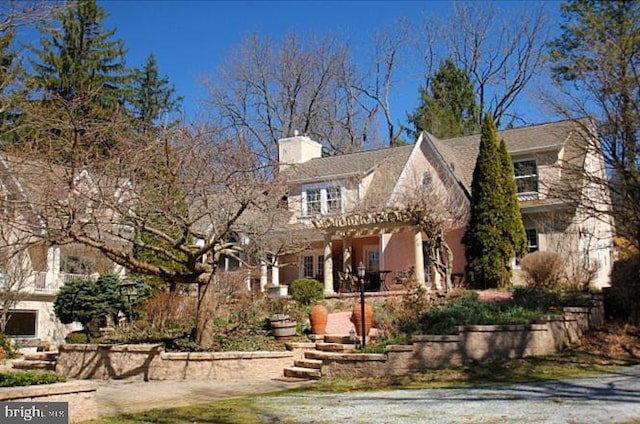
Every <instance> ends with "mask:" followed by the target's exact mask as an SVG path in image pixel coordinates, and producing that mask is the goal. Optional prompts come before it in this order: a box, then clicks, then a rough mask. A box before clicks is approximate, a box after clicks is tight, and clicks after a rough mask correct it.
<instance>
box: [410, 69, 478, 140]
mask: <svg viewBox="0 0 640 424" xmlns="http://www.w3.org/2000/svg"><path fill="white" fill-rule="evenodd" d="M420 99H421V105H420V106H418V108H417V109H416V111H415V112H414V113H413V115H411V116H410V117H409V121H410V122H411V123H412V124H413V126H414V129H415V133H414V135H415V136H417V135H419V134H420V132H421V131H428V132H430V133H431V134H433V135H435V136H436V137H439V138H451V137H457V136H461V135H467V134H472V133H474V132H476V131H477V129H478V124H477V123H478V111H479V108H478V106H477V104H476V99H475V94H474V90H473V82H472V81H471V78H470V76H469V73H468V72H466V71H465V70H464V69H462V68H458V67H457V66H456V65H455V64H454V63H453V60H452V59H451V58H449V59H447V60H445V61H444V62H442V63H440V67H439V68H438V70H437V71H436V73H435V74H434V75H433V76H432V77H431V78H430V80H429V81H428V83H427V86H426V87H421V88H420Z"/></svg>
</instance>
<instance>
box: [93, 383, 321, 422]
mask: <svg viewBox="0 0 640 424" xmlns="http://www.w3.org/2000/svg"><path fill="white" fill-rule="evenodd" d="M310 384H313V382H310V381H297V382H287V381H278V380H232V381H196V380H192V381H148V382H145V381H131V380H109V381H98V390H97V391H96V401H97V402H98V410H99V411H100V416H101V417H113V416H117V415H122V414H132V413H138V412H142V411H148V410H150V409H162V408H175V407H180V406H188V405H194V404H198V403H206V402H213V401H216V400H223V399H232V398H237V397H242V396H252V395H257V394H268V393H273V392H278V391H282V390H288V389H293V388H297V387H302V386H305V385H310Z"/></svg>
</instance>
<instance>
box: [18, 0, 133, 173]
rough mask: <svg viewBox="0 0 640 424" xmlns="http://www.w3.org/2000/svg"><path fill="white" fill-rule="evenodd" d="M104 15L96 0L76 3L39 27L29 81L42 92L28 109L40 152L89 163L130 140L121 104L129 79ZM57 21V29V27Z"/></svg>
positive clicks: (120, 49) (27, 140)
mask: <svg viewBox="0 0 640 424" xmlns="http://www.w3.org/2000/svg"><path fill="white" fill-rule="evenodd" d="M105 18H106V13H105V11H104V10H103V9H102V8H100V7H99V6H98V5H97V4H96V1H95V0H75V1H73V2H70V3H69V4H68V7H66V8H64V9H62V10H61V11H60V12H58V14H57V15H56V16H55V19H54V23H51V24H44V25H42V26H40V28H39V29H40V31H41V32H42V33H43V34H44V35H43V37H42V38H41V39H40V49H37V48H35V47H31V50H32V52H33V53H34V55H35V58H34V60H33V61H32V63H33V69H34V75H33V79H34V81H35V83H36V84H37V86H38V87H39V88H40V89H41V93H42V97H41V98H40V101H39V102H32V103H31V104H29V105H28V106H27V107H26V112H27V113H26V115H27V119H31V120H32V122H31V125H29V126H30V127H31V128H33V130H34V131H36V132H37V134H32V135H29V136H27V137H26V138H25V140H24V141H23V142H24V143H30V142H33V141H32V140H37V143H38V145H37V146H36V148H37V149H38V151H44V150H47V151H48V152H49V153H48V154H49V155H51V154H54V153H55V152H57V154H56V157H57V159H56V160H59V161H61V162H64V163H67V164H71V163H77V164H87V163H90V162H93V161H94V160H95V159H96V158H99V157H105V156H109V155H112V154H114V152H115V149H117V148H118V147H119V146H121V145H122V143H123V141H122V140H126V139H127V138H128V137H127V135H126V127H125V122H126V121H127V120H128V116H127V113H126V110H125V108H124V107H123V104H124V102H125V99H126V96H127V94H128V91H129V87H128V86H127V84H128V83H129V79H130V75H129V73H128V71H127V70H126V68H125V51H124V44H123V42H122V41H121V40H118V39H113V36H114V34H115V30H109V31H108V30H105V29H104V27H103V21H104V19H105ZM55 22H58V23H59V24H58V25H55Z"/></svg>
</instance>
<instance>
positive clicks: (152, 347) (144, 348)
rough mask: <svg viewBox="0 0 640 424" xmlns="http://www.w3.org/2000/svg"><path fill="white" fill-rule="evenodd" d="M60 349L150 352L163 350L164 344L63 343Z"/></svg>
mask: <svg viewBox="0 0 640 424" xmlns="http://www.w3.org/2000/svg"><path fill="white" fill-rule="evenodd" d="M59 350H60V351H61V352H62V351H67V352H68V351H76V352H77V351H95V350H110V351H113V352H150V351H164V346H163V345H162V344H159V343H153V344H151V343H146V344H145V343H143V344H107V343H91V344H89V343H84V344H63V345H61V346H60V347H59Z"/></svg>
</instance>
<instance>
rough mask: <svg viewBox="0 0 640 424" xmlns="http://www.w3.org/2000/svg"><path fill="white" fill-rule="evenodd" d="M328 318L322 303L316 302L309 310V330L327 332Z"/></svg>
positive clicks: (320, 332) (319, 332)
mask: <svg viewBox="0 0 640 424" xmlns="http://www.w3.org/2000/svg"><path fill="white" fill-rule="evenodd" d="M328 320H329V311H327V308H325V306H324V305H323V304H322V303H316V304H315V305H313V307H312V308H311V312H309V321H311V332H312V333H313V334H318V335H323V334H325V333H326V332H327V321H328Z"/></svg>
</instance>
